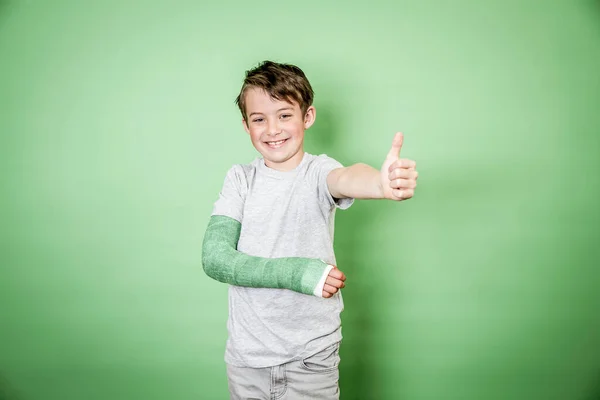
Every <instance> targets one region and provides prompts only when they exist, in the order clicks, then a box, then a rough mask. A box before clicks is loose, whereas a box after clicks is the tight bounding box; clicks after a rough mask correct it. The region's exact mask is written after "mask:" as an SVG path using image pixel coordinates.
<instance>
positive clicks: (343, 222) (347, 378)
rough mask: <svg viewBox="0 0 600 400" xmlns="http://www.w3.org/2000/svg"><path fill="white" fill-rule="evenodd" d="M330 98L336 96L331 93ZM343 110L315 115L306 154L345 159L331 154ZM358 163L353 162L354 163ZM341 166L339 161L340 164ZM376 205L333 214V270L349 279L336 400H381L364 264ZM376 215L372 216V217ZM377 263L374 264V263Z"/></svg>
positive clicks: (369, 276)
mask: <svg viewBox="0 0 600 400" xmlns="http://www.w3.org/2000/svg"><path fill="white" fill-rule="evenodd" d="M333 92H335V91H333ZM342 113H343V110H341V109H336V107H335V105H334V104H333V103H326V102H325V103H323V102H321V105H320V106H319V107H318V110H317V121H316V123H315V125H314V126H313V127H311V128H310V130H309V131H307V140H306V142H307V143H306V144H307V146H306V151H308V152H309V153H312V154H327V155H328V156H330V157H333V158H336V159H337V160H339V161H342V160H346V159H348V157H347V156H346V155H345V154H342V153H341V152H340V151H338V150H336V149H337V148H339V147H338V146H337V144H338V143H339V142H340V140H341V138H342V135H343V132H341V131H340V129H339V124H338V123H337V122H336V121H339V118H342V115H343V114H342ZM359 161H361V160H353V162H359ZM342 162H343V161H342ZM376 203H377V201H365V200H363V201H356V202H355V204H354V205H353V206H352V207H351V208H350V209H349V210H346V211H341V210H338V211H337V212H336V217H335V218H336V223H335V226H336V228H335V254H336V259H337V263H338V266H339V268H340V270H341V271H343V272H344V273H345V274H346V276H347V279H348V287H347V288H345V289H344V290H343V291H342V293H343V296H344V306H345V307H344V312H343V313H342V333H343V336H344V339H343V342H342V347H341V351H340V355H341V359H342V362H341V364H340V390H341V398H343V399H346V400H350V399H361V400H368V399H378V398H381V396H380V393H379V390H378V388H380V387H381V384H380V382H379V381H378V377H377V376H378V374H377V371H378V370H377V366H378V363H377V362H376V360H375V359H374V358H373V354H374V352H373V349H372V343H373V342H374V338H373V336H374V335H373V327H374V322H375V321H374V320H373V315H374V313H373V311H374V307H376V306H377V304H376V303H375V302H374V299H376V297H374V296H373V293H372V290H373V287H372V285H370V282H373V281H376V280H377V277H376V276H373V274H377V273H378V272H377V271H374V270H373V268H369V265H368V262H369V260H368V259H370V258H371V257H370V255H373V253H374V249H373V248H370V247H372V245H371V243H369V240H368V237H369V232H371V231H372V230H373V229H375V228H376V226H375V224H376V223H377V222H376V221H378V220H379V218H377V217H376V215H375V214H378V213H381V212H384V211H383V210H379V211H378V209H381V207H377V206H380V205H381V203H380V204H376ZM374 213H375V214H374ZM373 261H375V262H376V260H373Z"/></svg>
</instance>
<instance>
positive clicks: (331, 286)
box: [323, 266, 346, 298]
mask: <svg viewBox="0 0 600 400" xmlns="http://www.w3.org/2000/svg"><path fill="white" fill-rule="evenodd" d="M345 280H346V275H344V273H343V272H342V271H340V270H339V269H337V267H336V266H334V267H333V269H332V270H331V271H329V275H328V276H327V279H326V280H325V285H323V297H324V298H329V297H331V296H333V295H334V294H336V293H337V291H338V290H340V289H342V288H343V287H345V286H346V284H345V283H344V281H345Z"/></svg>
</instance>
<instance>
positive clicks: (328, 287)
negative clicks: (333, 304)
mask: <svg viewBox="0 0 600 400" xmlns="http://www.w3.org/2000/svg"><path fill="white" fill-rule="evenodd" d="M323 291H325V292H327V293H331V294H335V293H337V291H338V288H336V287H334V286H331V285H328V284H325V285H323Z"/></svg>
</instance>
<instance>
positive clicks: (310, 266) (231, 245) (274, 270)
mask: <svg viewBox="0 0 600 400" xmlns="http://www.w3.org/2000/svg"><path fill="white" fill-rule="evenodd" d="M241 229H242V224H240V223H239V222H238V221H236V220H235V219H233V218H229V217H226V216H223V215H213V216H212V217H211V218H210V221H209V223H208V228H207V229H206V233H205V234H204V243H203V245H202V265H203V267H204V272H206V275H208V276H210V277H211V278H213V279H216V280H217V281H219V282H223V283H229V284H231V285H236V286H247V287H255V288H279V289H290V290H293V291H296V292H300V293H304V294H308V295H313V292H314V290H315V288H316V287H317V285H318V283H319V281H320V279H321V277H322V276H323V273H324V272H325V269H326V268H327V264H326V263H325V262H323V261H321V260H318V259H312V258H300V257H285V258H262V257H254V256H249V255H247V254H244V253H242V252H239V251H237V243H238V240H239V238H240V231H241Z"/></svg>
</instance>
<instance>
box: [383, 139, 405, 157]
mask: <svg viewBox="0 0 600 400" xmlns="http://www.w3.org/2000/svg"><path fill="white" fill-rule="evenodd" d="M402 142H404V135H403V134H402V132H398V133H396V135H395V136H394V140H393V141H392V148H391V149H390V151H389V152H388V155H387V158H390V159H394V160H395V159H397V158H398V157H400V150H402Z"/></svg>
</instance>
